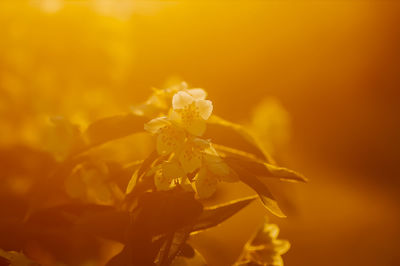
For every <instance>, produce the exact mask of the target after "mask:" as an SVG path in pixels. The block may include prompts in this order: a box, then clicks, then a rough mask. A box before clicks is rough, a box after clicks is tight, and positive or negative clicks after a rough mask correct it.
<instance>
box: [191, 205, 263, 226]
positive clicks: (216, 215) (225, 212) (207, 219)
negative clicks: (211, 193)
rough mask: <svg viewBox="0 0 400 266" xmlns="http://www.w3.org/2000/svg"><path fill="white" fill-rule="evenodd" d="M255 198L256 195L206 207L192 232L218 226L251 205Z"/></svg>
mask: <svg viewBox="0 0 400 266" xmlns="http://www.w3.org/2000/svg"><path fill="white" fill-rule="evenodd" d="M255 198H256V197H248V198H242V199H238V200H234V201H231V202H228V203H225V204H220V205H216V206H212V207H209V208H205V209H204V210H203V212H202V214H201V215H200V217H199V218H198V219H197V221H196V223H195V225H194V227H193V229H192V233H197V232H200V231H203V230H206V229H208V228H211V227H214V226H217V225H218V224H220V223H222V222H223V221H225V220H227V219H228V218H230V217H231V216H232V215H234V214H235V213H237V212H239V211H240V210H241V209H243V208H244V207H246V206H247V205H249V204H250V203H251V202H252V201H253V200H254V199H255Z"/></svg>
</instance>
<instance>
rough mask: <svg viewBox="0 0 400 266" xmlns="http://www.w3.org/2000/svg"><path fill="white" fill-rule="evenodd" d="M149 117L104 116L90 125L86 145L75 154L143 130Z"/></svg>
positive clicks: (127, 115)
mask: <svg viewBox="0 0 400 266" xmlns="http://www.w3.org/2000/svg"><path fill="white" fill-rule="evenodd" d="M147 120H148V119H147V118H145V117H141V116H135V115H133V114H126V115H116V116H111V117H106V118H102V119H100V120H97V121H95V122H93V123H92V124H90V125H89V127H88V128H87V129H86V131H85V132H84V133H83V136H82V137H83V139H84V140H85V143H86V145H85V146H82V147H78V148H76V150H75V152H74V154H79V153H82V152H85V151H86V150H89V149H91V148H93V147H95V146H98V145H101V144H104V143H106V142H109V141H112V140H115V139H119V138H123V137H126V136H129V135H131V134H134V133H138V132H141V131H143V125H144V123H146V122H147Z"/></svg>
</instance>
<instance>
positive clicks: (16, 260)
mask: <svg viewBox="0 0 400 266" xmlns="http://www.w3.org/2000/svg"><path fill="white" fill-rule="evenodd" d="M0 258H4V259H6V260H7V261H8V263H9V264H7V265H9V266H35V265H38V264H37V263H34V262H33V261H31V260H30V259H28V258H27V257H26V256H25V254H23V253H22V252H16V251H4V250H2V249H1V248H0ZM0 262H1V261H0Z"/></svg>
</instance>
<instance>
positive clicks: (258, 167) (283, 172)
mask: <svg viewBox="0 0 400 266" xmlns="http://www.w3.org/2000/svg"><path fill="white" fill-rule="evenodd" d="M224 161H225V162H226V163H228V165H239V166H240V167H242V168H243V169H244V170H246V171H248V172H249V173H251V174H253V175H255V176H258V177H276V178H279V179H280V180H281V181H288V182H304V183H305V182H307V181H308V180H307V178H306V177H304V176H303V175H302V174H300V173H297V172H295V171H293V170H290V169H287V168H284V167H280V166H276V165H272V164H268V163H265V162H263V161H261V160H253V159H250V158H247V157H238V156H237V157H233V156H226V157H224Z"/></svg>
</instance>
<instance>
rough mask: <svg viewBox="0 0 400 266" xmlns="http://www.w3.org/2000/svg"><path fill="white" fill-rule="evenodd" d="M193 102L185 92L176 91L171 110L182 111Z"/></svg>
mask: <svg viewBox="0 0 400 266" xmlns="http://www.w3.org/2000/svg"><path fill="white" fill-rule="evenodd" d="M193 101H194V98H193V96H192V95H190V94H189V93H187V92H185V91H178V92H177V93H175V95H174V96H173V97H172V108H173V109H183V108H185V107H186V106H188V105H189V104H191V103H192V102H193Z"/></svg>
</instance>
